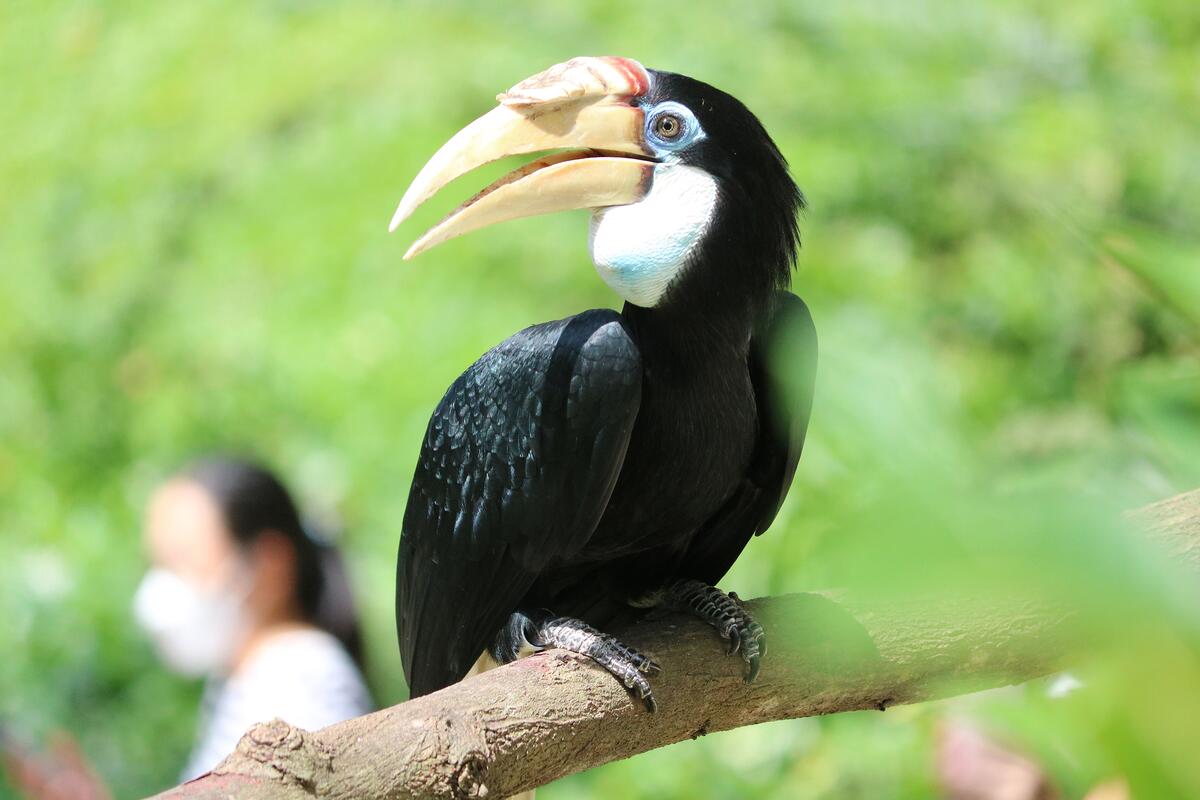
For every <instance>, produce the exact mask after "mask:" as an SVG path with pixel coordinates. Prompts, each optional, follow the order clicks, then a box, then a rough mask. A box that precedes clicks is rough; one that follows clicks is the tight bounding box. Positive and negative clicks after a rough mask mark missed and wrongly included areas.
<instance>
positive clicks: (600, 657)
mask: <svg viewBox="0 0 1200 800" xmlns="http://www.w3.org/2000/svg"><path fill="white" fill-rule="evenodd" d="M536 636H537V641H536V642H534V644H536V645H537V646H538V647H557V648H558V649H560V650H569V651H570V652H572V653H578V654H579V655H582V656H587V657H588V658H590V659H591V660H592V661H595V662H596V663H597V664H599V665H600V666H602V667H604V668H605V669H606V670H608V671H609V672H610V673H611V674H612V675H613V677H615V678H616V679H617V680H619V681H620V682H621V683H623V684H625V687H626V688H627V689H629V690H630V691H631V692H634V693H635V694H637V696H638V699H639V700H641V701H642V702H643V703H645V704H646V710H647V711H650V712H653V711H655V710H657V709H658V704H657V703H655V701H654V693H653V692H652V691H651V690H650V681H648V680H646V676H647V675H653V674H654V673H656V672H659V671H660V668H659V666H658V664H657V663H655V662H654V660H653V659H650V658H647V657H646V656H644V655H642V654H641V653H639V652H638V651H637V650H634V649H633V648H632V647H629V646H628V645H626V644H623V643H622V642H621V641H620V640H619V639H617V638H616V637H615V636H611V635H609V634H607V633H601V632H600V631H598V630H596V629H595V628H593V627H592V626H591V625H588V624H587V623H586V622H583V621H582V620H578V619H575V618H573V617H553V618H551V619H548V620H546V621H545V622H543V623H541V624H540V625H538V626H537V634H536Z"/></svg>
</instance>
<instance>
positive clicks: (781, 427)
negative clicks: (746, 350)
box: [683, 292, 817, 584]
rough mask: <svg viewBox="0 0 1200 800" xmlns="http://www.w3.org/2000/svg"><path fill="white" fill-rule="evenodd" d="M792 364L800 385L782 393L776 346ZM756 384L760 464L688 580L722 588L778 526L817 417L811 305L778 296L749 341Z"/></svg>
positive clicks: (693, 551) (696, 554)
mask: <svg viewBox="0 0 1200 800" xmlns="http://www.w3.org/2000/svg"><path fill="white" fill-rule="evenodd" d="M783 341H788V344H789V346H788V347H786V348H784V349H783V352H786V353H787V354H788V355H789V356H790V357H791V358H792V359H793V360H792V361H790V362H788V363H786V364H783V365H781V366H782V367H783V368H784V369H786V370H788V371H789V372H790V373H791V374H792V375H793V376H794V377H795V378H797V380H795V381H794V383H793V385H792V387H790V388H791V389H792V391H791V392H784V391H782V387H780V386H779V385H778V381H776V380H775V379H774V378H773V377H772V375H771V370H770V369H769V367H768V358H769V357H770V356H771V355H772V354H773V353H772V351H773V350H775V349H776V348H775V346H776V345H777V344H780V343H781V342H783ZM749 366H750V380H751V382H752V383H753V384H754V395H755V398H756V400H757V405H758V420H759V423H758V425H759V432H758V442H757V444H756V446H755V450H754V457H753V459H752V460H751V464H750V468H749V469H748V470H747V473H746V477H745V478H744V479H743V480H742V483H741V485H740V486H739V487H738V489H737V490H736V491H735V492H734V493H733V495H732V496H731V497H730V499H729V500H728V501H727V502H726V503H725V504H724V505H723V506H722V507H721V509H720V511H718V512H717V513H716V514H715V515H714V516H713V518H712V519H711V520H709V521H708V522H707V523H706V524H705V526H704V528H703V529H702V530H701V531H700V532H699V533H697V535H696V538H695V539H694V540H693V541H692V544H691V546H690V547H689V548H688V552H687V555H686V556H685V560H684V564H683V573H684V575H685V576H686V577H693V578H697V579H699V580H702V581H705V582H707V583H710V584H715V583H716V582H717V581H719V580H720V579H721V577H722V576H723V575H724V574H725V573H726V572H727V571H728V570H729V568H730V567H731V566H733V562H734V561H735V560H736V559H737V557H738V555H739V554H741V552H742V550H743V549H744V548H745V546H746V543H747V542H748V541H750V537H751V536H753V535H755V534H760V533H762V532H763V531H765V530H766V529H767V528H769V527H770V526H771V523H772V522H774V521H775V515H776V514H778V513H779V507H780V506H782V505H783V501H784V498H786V497H787V493H788V489H790V488H791V485H792V477H793V476H794V475H795V474H796V464H797V463H798V462H799V461H800V452H801V451H802V450H803V449H804V437H805V434H806V433H807V431H808V419H809V416H810V415H811V413H812V401H813V388H814V384H815V381H816V374H817V329H816V327H815V326H814V325H813V321H812V315H811V314H809V312H808V306H807V305H805V304H804V301H803V300H801V299H800V298H799V297H796V295H794V294H791V293H790V292H776V293H775V302H774V308H773V310H772V313H771V315H770V317H769V318H768V319H767V320H766V321H765V323H764V324H763V325H761V326H760V327H759V329H758V330H757V331H756V332H755V334H754V336H753V337H752V338H751V340H750V362H749Z"/></svg>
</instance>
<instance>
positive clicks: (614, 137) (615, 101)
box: [388, 57, 654, 259]
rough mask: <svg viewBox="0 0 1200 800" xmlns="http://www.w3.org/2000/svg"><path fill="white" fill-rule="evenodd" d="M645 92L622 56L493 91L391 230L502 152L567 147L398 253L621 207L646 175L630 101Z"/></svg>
mask: <svg viewBox="0 0 1200 800" xmlns="http://www.w3.org/2000/svg"><path fill="white" fill-rule="evenodd" d="M649 88H650V76H649V74H648V73H647V72H646V70H645V69H644V68H643V67H642V65H641V64H639V63H637V62H636V61H632V60H630V59H627V58H613V57H601V58H591V57H585V58H573V59H571V60H570V61H566V62H564V63H562V64H557V65H555V66H553V67H551V68H550V69H548V70H546V71H544V72H541V73H538V74H537V75H534V76H533V77H531V78H527V79H525V80H524V81H521V82H520V83H518V84H517V85H516V86H514V87H513V88H511V89H509V90H508V91H507V92H504V93H503V94H501V95H498V96H497V100H499V101H500V105H499V106H497V107H496V108H494V109H492V110H491V111H489V112H488V113H487V114H484V115H483V116H482V117H480V118H479V119H477V120H475V121H474V122H472V123H471V124H470V125H468V126H467V127H465V128H463V129H462V130H461V131H459V132H458V133H456V134H455V135H454V136H453V137H452V138H451V139H450V141H448V142H446V144H444V145H442V147H441V149H439V150H438V151H437V153H435V154H434V156H433V158H431V159H430V160H429V162H428V163H427V164H426V165H425V166H424V167H423V168H422V169H421V171H420V173H419V174H418V175H417V177H416V178H415V179H414V180H413V182H412V185H411V186H409V187H408V191H407V192H405V193H404V198H403V199H402V200H401V201H400V206H399V208H397V209H396V214H395V216H393V217H392V223H391V225H390V226H389V228H388V229H389V230H395V229H396V228H397V226H399V225H400V223H401V222H403V221H404V220H405V219H407V218H408V217H409V215H411V214H412V212H413V211H415V210H416V209H417V207H418V206H420V205H421V204H422V203H424V202H425V201H426V200H428V199H429V198H430V197H432V196H433V195H434V194H436V193H437V192H438V190H440V189H441V188H442V187H443V186H445V185H446V184H447V183H449V182H450V181H452V180H454V179H455V178H457V177H459V176H460V175H463V174H465V173H467V172H469V171H470V170H473V169H475V168H476V167H480V166H483V165H484V164H488V163H491V162H492V161H496V160H497V159H500V158H504V157H505V156H512V155H523V154H528V153H536V152H544V151H548V150H566V151H567V152H561V153H556V154H553V155H549V156H546V157H544V158H540V159H538V160H536V161H534V162H532V163H530V164H527V165H525V166H524V167H521V168H520V169H517V170H514V171H512V172H510V173H508V174H507V175H505V176H504V177H503V178H501V179H500V180H498V181H496V182H495V183H493V184H491V185H490V186H488V187H487V188H486V189H484V190H483V191H481V192H479V193H478V194H476V195H475V196H474V197H472V198H471V199H470V200H468V201H467V202H465V203H463V204H462V205H461V206H459V207H458V208H457V209H456V210H455V211H453V212H452V213H451V214H450V215H449V216H447V217H446V218H445V219H443V220H442V221H441V222H439V223H438V224H437V225H435V226H434V227H433V228H431V229H430V230H429V231H427V232H426V233H425V235H424V236H422V237H421V238H420V239H418V240H417V241H416V242H415V243H414V244H413V245H412V247H410V248H409V249H408V252H407V253H405V254H404V258H405V259H409V258H412V257H413V256H415V255H417V254H418V253H421V252H423V251H425V250H428V249H430V248H432V247H434V246H436V245H438V244H441V243H442V242H444V241H447V240H448V239H453V238H454V237H456V236H461V235H462V234H464V233H467V232H468V231H472V230H475V229H477V228H482V227H484V226H486V225H491V224H493V223H496V222H503V221H505V220H510V219H517V218H520V217H528V216H533V215H537V214H548V213H551V212H553V211H566V210H570V209H576V208H600V207H603V206H614V205H626V204H628V203H635V202H637V201H638V200H640V199H642V198H643V197H644V196H645V195H646V192H647V191H648V190H649V186H650V183H651V181H652V180H653V169H654V163H653V161H651V160H649V159H650V157H651V156H652V152H651V151H650V150H649V149H648V148H647V146H646V143H645V139H644V136H643V127H642V126H643V113H642V110H641V109H640V108H639V107H638V106H637V105H635V104H634V102H633V99H634V98H636V97H638V96H640V95H644V94H645V93H646V92H647V91H649Z"/></svg>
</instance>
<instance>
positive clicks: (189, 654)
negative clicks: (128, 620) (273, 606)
mask: <svg viewBox="0 0 1200 800" xmlns="http://www.w3.org/2000/svg"><path fill="white" fill-rule="evenodd" d="M245 577H246V576H245V575H244V574H243V573H241V572H239V573H238V579H235V580H234V581H232V582H231V583H227V584H225V585H222V586H220V587H216V588H212V589H202V588H199V587H197V586H195V585H193V584H192V583H191V582H190V581H188V580H185V579H184V578H181V577H180V576H179V575H177V574H175V573H174V572H171V571H170V570H166V569H162V568H159V567H153V568H151V569H150V571H148V572H147V573H146V577H144V578H142V582H141V584H140V585H139V586H138V589H137V594H135V595H134V598H133V613H134V616H135V617H136V618H137V621H138V624H139V625H141V627H142V629H143V630H145V631H146V633H147V634H149V635H150V638H151V639H153V640H154V645H155V649H156V650H157V651H158V656H159V658H161V659H162V660H163V663H164V664H166V666H167V667H168V668H169V669H171V670H173V671H175V672H178V673H180V674H181V675H186V676H188V677H193V678H198V677H201V676H203V675H211V674H214V673H219V672H223V671H225V670H227V669H228V668H229V667H230V665H231V664H232V663H233V657H234V655H235V654H236V652H237V648H238V647H239V646H240V645H241V643H242V640H243V638H244V637H245V634H246V620H245V615H244V614H243V613H242V603H243V601H244V600H245V599H246V595H247V594H249V588H250V587H249V581H248V580H246V579H245Z"/></svg>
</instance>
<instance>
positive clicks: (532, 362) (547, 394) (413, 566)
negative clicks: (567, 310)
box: [396, 310, 642, 696]
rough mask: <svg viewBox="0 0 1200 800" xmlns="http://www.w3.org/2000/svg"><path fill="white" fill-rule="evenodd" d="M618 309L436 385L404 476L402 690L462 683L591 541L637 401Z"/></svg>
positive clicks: (538, 332)
mask: <svg viewBox="0 0 1200 800" xmlns="http://www.w3.org/2000/svg"><path fill="white" fill-rule="evenodd" d="M641 376H642V367H641V358H640V355H639V353H638V350H637V347H636V345H635V344H634V342H633V339H632V338H631V337H630V335H629V332H628V331H627V330H626V328H625V326H624V323H623V322H622V320H621V317H620V315H619V314H617V313H616V312H614V311H607V310H598V311H589V312H586V313H584V314H580V315H577V316H575V317H570V318H568V319H565V320H559V321H557V322H550V323H546V324H543V325H536V326H534V327H531V328H527V329H526V330H524V331H521V332H520V333H518V334H516V335H514V336H512V337H510V338H509V339H508V340H506V341H505V342H503V343H502V344H500V345H498V346H497V347H495V348H493V349H492V350H490V351H488V352H487V353H486V354H484V355H483V356H482V357H481V358H480V359H479V360H478V361H477V362H475V364H474V365H472V366H471V367H470V368H469V369H468V370H467V371H466V372H464V373H463V374H462V375H461V376H460V377H459V378H458V380H456V381H455V382H454V384H453V385H452V386H451V387H450V389H449V390H448V391H447V393H446V396H445V397H444V398H443V399H442V402H441V403H440V404H439V405H438V407H437V410H436V411H434V414H433V417H432V419H431V420H430V422H429V427H428V429H427V431H426V435H425V441H424V444H423V446H422V449H421V456H420V459H419V461H418V463H417V468H416V473H415V475H414V477H413V483H412V489H411V491H410V494H409V500H408V506H407V508H406V510H405V515H404V529H403V534H402V536H401V539H400V556H399V560H398V564H397V574H396V584H397V585H396V622H397V627H398V633H399V638H400V650H401V658H402V660H403V663H404V670H405V677H406V678H407V679H408V684H409V689H410V691H411V692H412V694H413V696H418V695H421V694H426V693H428V692H431V691H435V690H436V689H439V688H441V687H443V686H446V685H449V684H451V683H453V682H455V681H458V680H460V679H461V678H462V677H463V675H465V674H466V672H467V670H468V669H470V667H471V665H472V664H473V663H474V661H475V659H476V658H477V657H478V656H479V654H480V653H481V652H483V650H484V648H485V647H486V646H487V645H488V643H489V641H490V639H491V637H492V636H494V635H495V633H496V632H497V631H498V630H499V629H500V627H501V625H502V624H503V622H504V620H505V619H506V618H507V617H508V615H509V614H510V613H512V612H513V611H514V610H515V609H516V608H517V605H518V604H519V603H520V602H521V599H522V597H523V596H524V595H525V594H526V592H528V591H529V589H530V587H531V585H532V584H533V582H534V581H535V580H536V578H537V576H538V575H539V574H540V572H541V571H542V570H543V569H544V568H545V567H546V566H547V565H548V564H551V563H553V562H555V561H561V560H563V559H568V558H570V556H571V555H573V554H574V553H576V552H578V551H579V550H580V549H581V548H582V547H583V546H584V545H585V544H586V543H587V541H588V539H589V538H590V537H591V535H592V533H593V531H594V530H595V528H596V525H597V523H598V522H599V520H600V517H601V515H602V514H603V512H604V509H605V507H606V506H607V504H608V500H609V497H610V495H611V493H612V488H613V485H614V484H615V483H616V479H617V476H618V474H619V473H620V470H621V466H622V463H623V461H624V457H625V450H626V448H627V446H628V444H629V436H630V433H631V431H632V430H633V424H634V420H635V419H636V417H637V412H638V407H639V405H640V402H641Z"/></svg>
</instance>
